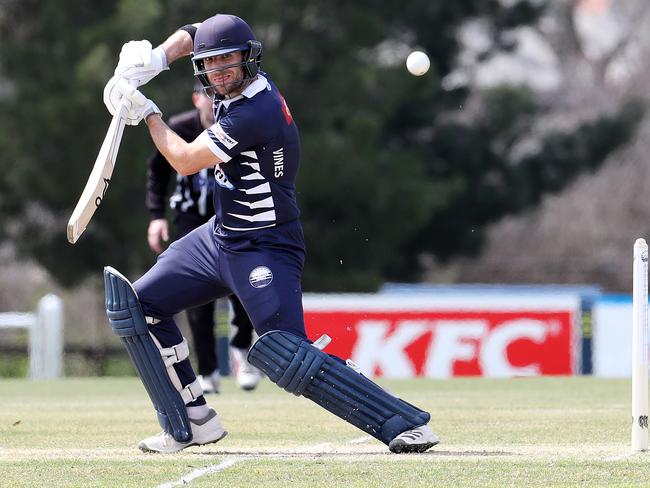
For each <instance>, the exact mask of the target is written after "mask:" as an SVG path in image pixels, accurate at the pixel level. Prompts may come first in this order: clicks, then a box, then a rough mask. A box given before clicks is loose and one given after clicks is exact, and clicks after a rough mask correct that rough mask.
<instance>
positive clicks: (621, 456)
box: [605, 452, 639, 461]
mask: <svg viewBox="0 0 650 488" xmlns="http://www.w3.org/2000/svg"><path fill="white" fill-rule="evenodd" d="M636 454H639V453H638V452H628V453H626V454H621V455H620V456H612V457H608V458H605V461H622V460H623V459H627V458H629V457H632V456H634V455H636Z"/></svg>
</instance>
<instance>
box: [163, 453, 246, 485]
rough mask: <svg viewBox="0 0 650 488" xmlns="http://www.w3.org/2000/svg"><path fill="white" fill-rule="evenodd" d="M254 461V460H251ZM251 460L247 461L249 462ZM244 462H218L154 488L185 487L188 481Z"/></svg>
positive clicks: (233, 460) (234, 459)
mask: <svg viewBox="0 0 650 488" xmlns="http://www.w3.org/2000/svg"><path fill="white" fill-rule="evenodd" d="M252 459H255V458H252ZM252 459H248V460H249V461H250V460H252ZM240 461H244V459H237V458H233V459H226V460H225V461H222V462H220V463H219V464H215V465H213V466H208V467H206V468H199V469H195V470H194V471H191V472H190V473H189V474H186V475H185V476H183V477H182V478H181V479H179V480H177V481H170V482H169V483H163V484H162V485H158V486H157V487H156V488H172V487H173V486H181V485H186V484H187V483H189V482H190V481H192V480H194V479H196V478H199V477H201V476H204V475H206V474H211V473H217V472H219V471H223V470H224V469H227V468H229V467H231V466H233V465H234V464H236V463H238V462H240Z"/></svg>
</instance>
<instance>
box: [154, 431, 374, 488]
mask: <svg viewBox="0 0 650 488" xmlns="http://www.w3.org/2000/svg"><path fill="white" fill-rule="evenodd" d="M370 440H372V437H370V436H369V435H364V436H363V437H356V438H354V439H351V440H349V441H348V442H347V443H348V444H362V443H364V442H368V441H370ZM329 445H330V444H329V443H324V444H323V443H322V444H314V445H313V446H310V447H307V448H306V449H305V450H306V451H313V450H318V449H320V448H323V447H327V446H329ZM257 459H259V457H250V458H246V459H241V458H231V459H226V460H225V461H222V462H220V463H219V464H215V465H213V466H207V467H205V468H199V469H195V470H194V471H190V473H189V474H186V475H185V476H183V477H181V479H179V480H176V481H170V482H168V483H163V484H162V485H158V486H156V488H172V487H174V486H181V485H186V484H188V483H189V482H190V481H192V480H195V479H196V478H200V477H201V476H205V475H206V474H212V473H218V472H219V471H223V470H224V469H228V468H230V467H231V466H234V465H235V464H237V463H240V462H243V461H255V460H257Z"/></svg>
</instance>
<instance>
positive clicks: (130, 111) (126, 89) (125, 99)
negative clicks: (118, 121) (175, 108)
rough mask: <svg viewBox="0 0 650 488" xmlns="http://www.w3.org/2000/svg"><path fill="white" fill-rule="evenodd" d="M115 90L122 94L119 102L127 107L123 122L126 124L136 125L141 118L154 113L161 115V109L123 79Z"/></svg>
mask: <svg viewBox="0 0 650 488" xmlns="http://www.w3.org/2000/svg"><path fill="white" fill-rule="evenodd" d="M117 91H118V92H120V93H121V94H122V98H121V99H120V102H121V103H123V104H124V106H125V107H126V109H127V112H126V115H125V122H126V123H127V124H128V125H138V124H139V123H140V121H141V120H144V119H146V118H147V117H148V116H149V115H151V114H154V113H156V114H160V115H162V111H161V110H160V109H159V108H158V106H157V105H156V104H155V103H154V102H153V101H151V100H150V99H148V98H147V97H145V96H144V95H143V94H142V93H141V92H140V91H139V90H138V89H136V88H135V87H134V86H132V85H130V84H128V83H126V82H125V81H121V82H120V83H118V84H117Z"/></svg>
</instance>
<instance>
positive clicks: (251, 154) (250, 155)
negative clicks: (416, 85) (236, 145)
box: [240, 151, 259, 169]
mask: <svg viewBox="0 0 650 488" xmlns="http://www.w3.org/2000/svg"><path fill="white" fill-rule="evenodd" d="M240 154H241V155H242V156H246V157H247V158H252V159H257V153H256V152H255V151H244V152H243V153H240ZM244 164H246V163H244ZM258 169H259V168H258Z"/></svg>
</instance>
